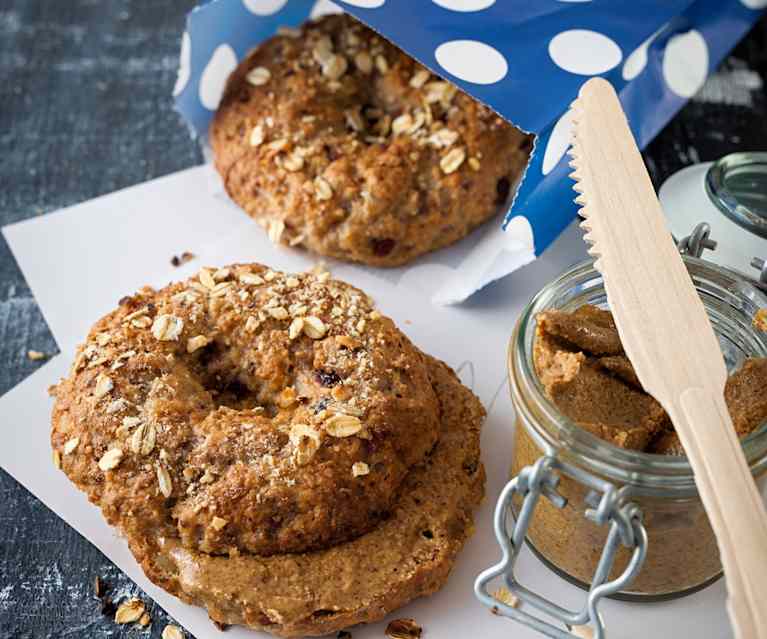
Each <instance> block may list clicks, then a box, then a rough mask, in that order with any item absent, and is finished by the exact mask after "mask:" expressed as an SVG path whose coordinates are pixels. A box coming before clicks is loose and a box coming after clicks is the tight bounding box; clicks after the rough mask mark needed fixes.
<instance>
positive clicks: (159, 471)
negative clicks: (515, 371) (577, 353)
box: [51, 264, 484, 636]
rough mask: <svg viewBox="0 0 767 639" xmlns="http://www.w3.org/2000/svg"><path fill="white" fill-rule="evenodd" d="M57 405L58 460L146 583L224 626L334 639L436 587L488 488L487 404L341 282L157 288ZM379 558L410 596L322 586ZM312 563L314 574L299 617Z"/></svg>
mask: <svg viewBox="0 0 767 639" xmlns="http://www.w3.org/2000/svg"><path fill="white" fill-rule="evenodd" d="M54 392H55V397H56V401H55V405H54V410H53V419H52V432H51V443H52V446H53V451H54V461H55V462H56V463H57V465H58V466H59V467H60V468H61V469H62V470H63V471H64V472H65V473H66V475H67V476H68V477H69V478H70V480H72V481H73V483H75V484H76V485H77V487H78V488H80V489H81V490H83V491H84V492H85V493H86V494H87V495H88V498H89V499H90V500H91V501H92V502H93V503H95V504H97V505H98V506H99V507H100V508H101V510H102V512H103V514H104V517H105V518H106V520H107V521H108V522H109V523H110V524H112V525H114V526H116V527H118V528H119V529H120V530H121V531H122V532H123V534H124V535H125V537H126V538H127V540H128V543H129V544H130V547H131V550H132V551H133V553H134V555H135V556H136V557H137V559H138V561H139V562H140V563H141V564H142V566H143V568H144V570H145V572H146V573H147V575H148V576H149V577H150V578H151V579H153V580H154V581H155V582H157V583H159V584H160V585H162V586H163V587H165V588H166V589H167V590H169V591H170V592H172V593H174V594H176V595H177V596H179V597H181V598H182V599H185V600H187V601H191V602H194V603H198V604H200V605H204V606H206V607H207V608H208V610H209V613H210V615H211V617H212V618H214V619H216V620H218V621H220V622H222V623H242V624H245V625H249V626H251V627H258V628H263V629H266V630H269V631H270V632H274V633H276V634H283V635H286V636H290V635H293V634H320V633H323V632H329V631H331V630H332V629H334V628H336V629H337V628H341V627H344V626H346V625H349V624H352V623H356V622H357V621H369V620H371V619H373V618H378V616H383V614H386V612H389V611H390V610H391V609H393V607H396V606H398V605H401V604H402V603H405V602H406V601H408V600H409V599H412V598H413V597H416V596H419V595H422V594H427V593H429V592H432V591H433V590H434V589H436V588H437V587H439V585H441V584H442V583H443V581H444V579H445V578H446V577H447V573H448V572H449V569H450V566H451V565H452V562H453V560H454V558H455V554H456V553H457V552H458V550H459V549H460V547H461V546H462V544H463V542H464V540H465V538H466V537H467V536H468V534H469V531H470V529H471V522H472V515H471V510H472V508H473V506H475V505H476V503H477V502H478V500H479V498H480V497H481V494H482V490H483V478H484V474H483V470H482V467H481V464H480V462H479V427H480V422H481V418H482V416H483V410H482V407H481V405H480V404H479V402H478V401H477V400H476V398H475V397H474V396H473V395H472V394H471V392H470V391H468V390H467V389H464V388H463V387H462V386H461V384H460V382H458V380H457V378H456V377H455V376H454V374H453V373H452V371H450V370H449V369H448V368H447V367H446V366H445V365H444V364H441V363H438V362H436V361H435V360H433V359H431V358H429V357H428V356H425V355H424V354H422V353H421V352H420V351H419V350H418V349H417V348H416V347H415V346H413V345H412V343H411V342H410V341H409V340H408V339H407V337H405V335H403V334H402V333H401V332H400V331H399V330H398V329H397V328H396V327H395V326H394V323H393V322H392V321H391V320H390V319H388V318H386V317H384V316H382V315H381V314H380V313H379V312H378V311H377V310H376V309H375V308H374V306H373V304H372V301H371V300H370V298H369V297H368V296H367V295H365V294H364V293H363V292H361V291H360V290H358V289H356V288H354V287H352V286H350V285H348V284H345V283H343V282H340V281H336V280H332V279H330V278H329V276H328V274H327V273H297V274H286V273H280V272H275V271H272V270H270V269H269V268H267V267H264V266H261V265H257V264H236V265H231V266H227V267H224V268H220V269H203V270H201V271H200V273H199V274H198V275H197V276H195V277H193V278H191V279H189V280H187V281H186V282H181V283H177V284H171V285H169V286H167V287H165V288H163V289H161V290H159V291H155V290H153V289H151V288H144V289H142V290H141V291H139V292H138V293H136V294H135V295H133V296H130V297H126V298H123V299H122V300H121V301H120V305H119V306H118V308H117V309H116V310H114V311H113V312H111V313H110V314H108V315H107V316H106V317H104V318H103V319H101V320H100V321H99V322H97V323H96V325H95V326H94V327H93V329H92V330H91V332H90V334H89V335H88V338H87V340H86V342H85V344H84V345H83V346H81V348H80V349H79V351H78V355H77V358H76V360H75V363H74V365H73V367H72V371H71V373H70V375H69V377H68V378H66V379H65V380H63V381H62V382H61V383H60V384H59V385H58V386H57V387H56V389H55V391H54ZM437 460H440V461H439V463H437ZM414 499H415V500H416V501H413V500H414ZM383 531H386V532H383ZM426 531H428V534H427V532H426ZM422 533H423V534H422ZM362 549H364V551H363V550H362ZM395 556H396V557H397V559H396V561H397V562H399V563H400V564H401V566H402V568H397V566H396V565H395V563H394V558H395ZM373 560H375V561H377V562H378V563H379V564H380V566H381V569H382V570H384V569H385V568H386V567H387V566H390V567H391V569H392V570H393V573H396V572H397V571H400V573H399V577H398V579H394V580H393V581H392V583H391V584H389V585H390V586H391V587H392V588H394V586H395V585H396V586H397V587H396V593H395V592H394V591H393V590H392V592H390V594H389V595H388V596H384V594H383V590H381V587H382V584H380V583H378V582H377V579H378V577H377V576H376V575H372V574H371V575H368V576H367V579H366V581H369V582H370V583H369V589H368V588H367V587H366V588H365V589H363V590H362V591H360V592H358V593H357V599H356V600H355V595H354V594H353V593H352V592H351V591H350V590H349V588H348V587H347V586H349V584H338V583H336V584H335V585H333V583H334V582H333V580H330V581H329V582H328V584H325V585H323V584H321V583H320V582H321V579H320V578H319V575H320V573H321V572H322V571H325V570H327V569H328V566H329V565H331V564H332V565H336V564H337V568H338V571H339V574H340V571H342V570H343V567H344V566H346V567H347V568H348V567H349V566H351V565H353V564H355V562H356V563H357V564H358V565H359V566H360V568H361V567H362V566H363V565H365V566H367V565H369V562H370V561H373ZM387 562H391V563H390V564H388V563H387ZM299 565H300V566H302V567H301V570H300V572H301V573H307V574H310V573H312V571H315V572H316V579H315V582H314V584H313V585H312V582H311V581H307V582H305V583H304V584H303V585H302V586H301V593H303V594H302V595H301V597H300V599H301V602H302V603H301V605H300V606H297V604H296V602H295V601H293V599H291V597H288V596H287V595H286V593H287V592H290V591H291V588H294V587H295V588H298V585H297V581H298V573H296V571H295V567H296V566H299ZM405 565H410V566H411V568H412V570H411V572H410V573H409V576H408V575H407V574H406V573H405V572H404V566H405ZM312 574H313V573H312ZM382 574H383V573H382ZM216 575H218V576H219V577H221V579H222V581H221V582H220V583H219V582H216V578H217V577H216ZM226 575H228V577H226V578H225V576H226ZM203 578H204V579H205V584H206V585H205V586H201V585H200V583H201V582H200V580H201V579H203ZM224 582H226V583H224ZM395 582H396V584H395ZM377 583H378V585H376V584H377ZM277 584H279V587H277ZM275 588H277V591H275ZM373 592H375V593H377V594H376V595H375V597H376V601H375V602H373V601H372V600H370V599H366V597H367V595H366V594H365V593H368V594H370V593H373ZM222 593H226V596H224V595H223V594H222ZM278 593H279V594H278ZM334 593H335V596H336V599H335V603H333V597H334ZM370 596H371V597H372V596H373V595H372V594H370ZM296 597H298V595H297V594H296ZM307 597H308V599H307ZM331 604H332V605H331ZM313 606H315V607H314V608H313ZM318 611H322V612H318Z"/></svg>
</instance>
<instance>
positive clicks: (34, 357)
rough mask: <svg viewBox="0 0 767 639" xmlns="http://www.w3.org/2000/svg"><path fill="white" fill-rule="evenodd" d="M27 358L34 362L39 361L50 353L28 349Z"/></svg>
mask: <svg viewBox="0 0 767 639" xmlns="http://www.w3.org/2000/svg"><path fill="white" fill-rule="evenodd" d="M27 358H28V359H29V360H31V361H33V362H39V361H40V360H42V359H47V358H48V355H47V354H46V353H43V352H42V351H33V350H28V351H27Z"/></svg>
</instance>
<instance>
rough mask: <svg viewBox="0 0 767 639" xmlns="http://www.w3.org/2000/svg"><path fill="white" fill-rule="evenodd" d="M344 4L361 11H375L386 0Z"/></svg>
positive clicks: (364, 0) (348, 0) (354, 1)
mask: <svg viewBox="0 0 767 639" xmlns="http://www.w3.org/2000/svg"><path fill="white" fill-rule="evenodd" d="M346 2H347V3H348V4H350V5H352V6H355V7H360V8H361V9H377V8H378V7H380V6H381V5H383V3H384V2H386V0H346Z"/></svg>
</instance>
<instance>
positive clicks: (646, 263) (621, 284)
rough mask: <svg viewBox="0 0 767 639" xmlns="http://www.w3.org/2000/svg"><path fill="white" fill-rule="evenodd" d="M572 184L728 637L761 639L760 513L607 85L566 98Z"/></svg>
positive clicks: (765, 617) (706, 336)
mask: <svg viewBox="0 0 767 639" xmlns="http://www.w3.org/2000/svg"><path fill="white" fill-rule="evenodd" d="M571 108H572V122H573V144H572V149H571V151H570V155H571V156H572V163H571V164H572V166H573V173H572V174H571V177H572V178H573V179H574V180H576V185H575V186H574V190H575V191H576V192H578V193H580V195H579V196H578V198H577V202H578V203H579V204H581V205H582V208H581V214H582V215H583V216H584V218H585V219H584V221H583V223H582V227H583V228H584V230H585V231H586V234H585V236H584V239H585V240H586V242H588V243H589V253H591V254H592V255H594V256H595V258H596V261H595V266H596V268H597V270H599V271H600V272H601V273H602V277H603V279H604V285H605V290H606V292H607V300H608V302H609V304H610V308H611V310H612V312H613V316H614V318H615V324H616V326H617V327H618V333H619V334H620V337H621V341H622V342H623V347H624V349H625V351H626V355H627V356H628V358H629V359H630V360H631V363H632V364H633V365H634V369H635V370H636V373H637V376H638V377H639V380H640V381H641V382H642V385H643V386H644V388H645V389H646V390H647V391H648V392H649V393H650V394H652V395H653V396H654V397H655V398H656V399H657V400H658V401H659V402H660V403H661V404H662V405H663V407H664V408H665V409H666V411H667V412H668V414H669V416H670V417H671V420H672V422H673V424H674V427H675V428H676V431H677V434H678V435H679V438H680V440H681V442H682V445H683V446H684V449H685V452H686V453H687V456H688V459H689V461H690V465H691V466H692V468H693V471H694V473H695V481H696V484H697V486H698V491H699V493H700V496H701V499H702V501H703V505H704V507H705V509H706V513H707V514H708V516H709V520H710V522H711V526H712V528H713V529H714V532H715V534H716V538H717V542H718V544H719V551H720V556H721V558H722V565H723V568H724V572H725V576H726V577H727V589H728V593H729V598H728V602H727V603H728V611H729V613H730V618H731V620H732V622H733V627H734V629H735V635H736V637H737V638H738V639H752V638H757V637H758V638H759V639H767V606H764V605H763V602H762V598H763V593H764V592H767V571H765V569H764V567H765V566H767V513H765V510H764V505H763V503H762V499H761V497H760V495H759V492H758V491H757V489H756V485H755V483H754V481H753V478H752V476H751V472H750V470H749V467H748V464H747V463H746V460H745V457H744V455H743V451H742V449H741V446H740V441H739V440H738V438H737V436H736V434H735V430H734V428H733V425H732V420H731V418H730V415H729V411H728V409H727V405H726V404H725V402H724V395H723V391H724V385H725V382H726V379H727V370H726V368H725V364H724V360H723V358H722V354H721V351H720V348H719V342H718V340H717V338H716V335H715V334H714V331H713V328H712V327H711V323H710V322H709V320H708V316H707V314H706V311H705V308H704V306H703V303H702V301H701V299H700V297H699V296H698V293H697V291H696V290H695V287H694V286H693V284H692V281H691V279H690V276H689V275H688V273H687V269H686V268H685V265H684V262H683V261H682V258H681V256H680V255H679V252H678V251H677V248H676V245H675V244H674V242H673V240H672V238H671V234H670V233H669V231H668V229H667V228H666V221H665V218H664V216H663V212H662V210H661V207H660V203H659V202H658V198H657V197H656V195H655V191H654V189H653V186H652V182H651V181H650V176H649V175H648V174H647V170H646V169H645V166H644V163H643V161H642V156H641V155H640V153H639V149H638V148H637V146H636V143H635V142H634V138H633V136H632V135H631V130H630V129H629V126H628V122H627V121H626V117H625V115H624V114H623V110H622V108H621V105H620V101H619V100H618V96H617V95H616V94H615V91H614V90H613V88H612V86H611V85H610V84H609V83H608V82H607V81H605V80H603V79H601V78H592V79H591V80H589V81H588V82H586V83H585V84H584V85H583V87H581V90H580V92H579V94H578V98H577V99H576V100H575V102H574V103H573V105H572V107H571Z"/></svg>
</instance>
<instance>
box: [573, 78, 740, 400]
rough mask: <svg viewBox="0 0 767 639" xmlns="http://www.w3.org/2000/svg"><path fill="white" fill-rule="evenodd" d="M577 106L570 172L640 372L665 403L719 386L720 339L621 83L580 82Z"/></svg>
mask: <svg viewBox="0 0 767 639" xmlns="http://www.w3.org/2000/svg"><path fill="white" fill-rule="evenodd" d="M571 111H572V121H573V140H572V148H571V150H570V155H571V157H572V165H573V167H574V171H573V173H572V175H571V177H573V179H575V180H576V185H575V187H574V189H575V190H576V191H577V192H579V193H580V195H579V196H578V198H577V201H578V202H579V203H581V204H582V208H581V215H583V216H584V218H585V222H584V223H583V224H582V226H583V227H584V228H585V229H587V234H586V236H585V238H584V239H585V240H586V241H587V242H588V243H589V245H590V246H589V253H590V254H591V255H593V256H594V257H595V258H597V267H598V269H599V271H600V272H601V273H602V275H603V276H604V281H605V288H606V290H607V295H608V298H609V300H610V306H611V307H612V309H613V313H614V314H615V321H616V324H617V325H618V329H619V331H620V334H621V338H622V340H623V344H624V348H625V349H626V353H627V354H628V356H629V358H630V359H631V361H632V362H633V364H634V368H635V369H636V372H637V375H638V376H639V379H640V380H641V381H642V384H643V385H644V387H645V388H646V389H647V391H648V392H649V393H651V394H652V395H653V396H655V397H656V398H657V399H658V401H660V402H661V404H663V405H664V406H665V405H666V404H667V403H668V402H669V401H670V400H672V399H673V397H675V396H677V395H678V393H679V392H681V391H682V390H684V389H685V388H690V387H693V386H696V387H697V386H700V387H704V388H712V387H713V388H718V389H719V392H720V393H721V392H722V390H723V389H724V384H725V381H726V378H727V371H726V368H725V365H724V361H723V359H722V355H721V352H720V348H719V342H718V340H717V338H716V336H715V334H714V331H713V329H712V328H711V324H710V322H709V321H708V316H707V315H706V311H705V309H704V307H703V304H702V302H701V300H700V297H699V296H698V294H697V292H696V291H695V288H694V287H693V285H692V283H691V281H690V277H689V275H688V273H687V269H686V268H685V266H684V263H683V262H682V258H681V256H680V255H679V252H678V250H677V247H676V245H675V243H674V241H673V239H672V237H671V233H670V232H669V231H668V229H667V227H666V220H665V217H664V215H663V211H662V210H661V207H660V203H659V202H658V198H657V197H656V195H655V190H654V189H653V185H652V182H651V181H650V176H649V175H648V173H647V170H646V169H645V166H644V162H643V161H642V156H641V154H640V153H639V149H638V148H637V146H636V144H635V142H634V138H633V136H632V135H631V130H630V129H629V126H628V122H627V121H626V117H625V115H624V114H623V110H622V109H621V106H620V102H619V101H618V97H617V95H616V94H615V91H614V90H613V88H612V86H611V85H610V84H609V83H608V82H607V81H605V80H603V79H601V78H594V79H593V80H590V81H588V82H586V84H584V85H583V87H582V88H581V91H580V93H579V96H578V99H576V100H575V102H574V103H573V105H572V107H571ZM586 159H588V161H586ZM638 274H641V276H637V275H638ZM626 316H630V318H631V321H626ZM691 354H696V357H690V355H691ZM680 364H681V365H680Z"/></svg>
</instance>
